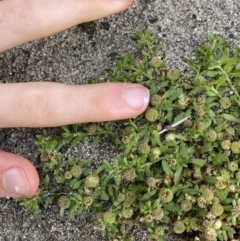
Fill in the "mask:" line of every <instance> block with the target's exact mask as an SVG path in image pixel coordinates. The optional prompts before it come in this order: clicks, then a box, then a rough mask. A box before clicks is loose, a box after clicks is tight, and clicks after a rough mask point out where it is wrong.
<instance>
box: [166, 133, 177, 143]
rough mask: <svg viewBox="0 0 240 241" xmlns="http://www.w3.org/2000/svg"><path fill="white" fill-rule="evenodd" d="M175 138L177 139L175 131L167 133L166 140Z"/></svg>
mask: <svg viewBox="0 0 240 241" xmlns="http://www.w3.org/2000/svg"><path fill="white" fill-rule="evenodd" d="M175 139H176V136H175V134H173V133H169V134H167V135H166V141H167V142H170V141H175Z"/></svg>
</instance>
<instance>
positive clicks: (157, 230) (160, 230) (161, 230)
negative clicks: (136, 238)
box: [154, 226, 165, 237]
mask: <svg viewBox="0 0 240 241" xmlns="http://www.w3.org/2000/svg"><path fill="white" fill-rule="evenodd" d="M164 233H165V229H164V227H163V226H157V227H155V230H154V234H155V235H157V236H158V237H162V236H163V235H164Z"/></svg>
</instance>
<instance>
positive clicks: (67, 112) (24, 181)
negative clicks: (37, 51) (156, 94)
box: [0, 0, 149, 197]
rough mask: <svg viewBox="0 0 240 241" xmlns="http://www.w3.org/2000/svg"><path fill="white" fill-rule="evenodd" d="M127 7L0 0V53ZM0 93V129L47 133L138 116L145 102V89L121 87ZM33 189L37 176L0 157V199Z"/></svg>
mask: <svg viewBox="0 0 240 241" xmlns="http://www.w3.org/2000/svg"><path fill="white" fill-rule="evenodd" d="M132 2H133V0H67V1H66V0H51V1H49V0H0V52H3V51H6V50H7V49H10V48H13V47H15V46H18V45H21V44H23V43H26V42H28V41H32V40H35V39H40V38H43V37H46V36H49V35H51V34H54V33H57V32H60V31H63V30H64V29H67V28H70V27H72V26H74V25H76V24H79V23H83V22H89V21H92V20H96V19H99V18H103V17H105V16H109V15H111V14H115V13H118V12H121V11H124V10H125V9H127V8H128V7H130V6H131V4H132ZM79 78H81V76H79ZM0 93H1V94H0V128H7V127H53V126H60V125H66V124H73V123H83V122H98V121H110V120H118V119H126V118H131V117H135V116H137V115H139V114H141V113H142V112H143V111H144V110H145V109H146V108H147V105H148V102H149V91H148V90H147V89H146V88H144V87H142V86H141V85H136V84H123V83H121V84H120V83H116V84H111V83H104V84H94V85H84V86H76V85H75V86H73V85H71V86H70V85H64V84H58V83H50V82H37V83H20V84H19V83H18V84H0ZM89 109H91V111H89ZM80 110H81V111H80ZM38 185H39V177H38V173H37V171H36V169H35V168H34V166H33V165H32V164H31V163H30V162H29V161H28V160H27V159H25V158H24V157H21V156H19V155H16V154H11V153H6V152H0V197H20V196H24V197H31V196H32V195H34V194H35V192H36V191H37V188H38Z"/></svg>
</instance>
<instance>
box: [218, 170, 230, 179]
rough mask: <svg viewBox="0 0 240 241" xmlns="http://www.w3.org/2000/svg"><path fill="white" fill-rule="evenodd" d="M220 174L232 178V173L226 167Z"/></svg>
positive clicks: (225, 177)
mask: <svg viewBox="0 0 240 241" xmlns="http://www.w3.org/2000/svg"><path fill="white" fill-rule="evenodd" d="M220 174H221V176H222V177H223V178H224V179H225V180H229V179H230V178H231V173H230V172H229V170H227V169H225V168H223V169H221V170H220Z"/></svg>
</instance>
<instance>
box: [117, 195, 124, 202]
mask: <svg viewBox="0 0 240 241" xmlns="http://www.w3.org/2000/svg"><path fill="white" fill-rule="evenodd" d="M117 200H118V202H123V201H124V200H125V195H124V194H123V193H119V194H118V196H117Z"/></svg>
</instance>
